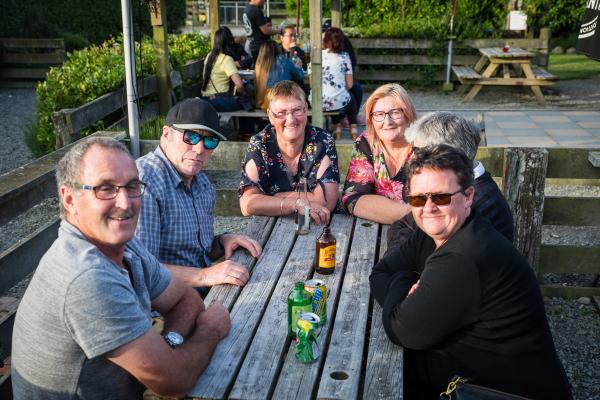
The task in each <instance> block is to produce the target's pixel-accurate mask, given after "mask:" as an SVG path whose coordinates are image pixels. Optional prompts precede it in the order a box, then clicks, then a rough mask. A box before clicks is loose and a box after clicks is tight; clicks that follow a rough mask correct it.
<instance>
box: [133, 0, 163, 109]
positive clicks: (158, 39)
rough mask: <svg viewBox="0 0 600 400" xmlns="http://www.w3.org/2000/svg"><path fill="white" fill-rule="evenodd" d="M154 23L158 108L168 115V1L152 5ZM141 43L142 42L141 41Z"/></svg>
mask: <svg viewBox="0 0 600 400" xmlns="http://www.w3.org/2000/svg"><path fill="white" fill-rule="evenodd" d="M150 21H151V23H152V45H153V47H154V53H156V63H157V65H156V78H157V85H158V109H159V112H160V114H161V115H167V113H168V112H169V108H171V94H170V89H171V88H170V85H169V39H168V36H167V2H166V0H156V3H154V5H150ZM140 45H141V43H140Z"/></svg>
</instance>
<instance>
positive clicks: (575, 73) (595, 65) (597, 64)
mask: <svg viewBox="0 0 600 400" xmlns="http://www.w3.org/2000/svg"><path fill="white" fill-rule="evenodd" d="M548 71H549V72H551V73H553V74H554V75H557V76H558V77H559V79H561V80H569V79H589V78H591V77H593V76H598V75H600V61H595V60H592V59H591V58H588V57H586V56H584V55H581V54H550V67H549V68H548Z"/></svg>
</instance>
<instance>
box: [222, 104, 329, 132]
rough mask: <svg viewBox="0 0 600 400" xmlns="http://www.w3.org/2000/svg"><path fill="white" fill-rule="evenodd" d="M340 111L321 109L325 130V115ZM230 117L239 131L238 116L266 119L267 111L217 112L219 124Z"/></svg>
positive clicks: (326, 127) (327, 124) (227, 121)
mask: <svg viewBox="0 0 600 400" xmlns="http://www.w3.org/2000/svg"><path fill="white" fill-rule="evenodd" d="M339 114H340V113H339V112H338V111H323V116H324V117H325V121H324V122H325V129H326V130H331V129H330V121H329V118H327V117H331V116H333V115H339ZM308 115H309V116H311V115H312V111H311V110H308ZM231 118H233V119H234V124H235V130H236V131H239V120H238V118H260V119H267V112H266V111H264V110H262V109H260V108H257V109H254V110H252V111H246V110H237V111H221V112H219V122H220V124H221V125H226V124H228V123H229V121H230V120H231Z"/></svg>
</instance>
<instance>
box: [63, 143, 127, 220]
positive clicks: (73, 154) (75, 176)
mask: <svg viewBox="0 0 600 400" xmlns="http://www.w3.org/2000/svg"><path fill="white" fill-rule="evenodd" d="M93 146H100V147H101V148H103V149H114V150H117V151H122V152H123V153H125V154H127V155H128V156H129V157H130V158H131V159H132V160H133V157H132V156H131V154H130V153H129V150H128V149H127V147H126V146H125V145H124V144H123V143H121V142H119V141H118V140H115V139H113V138H110V137H102V136H98V137H91V138H89V139H83V140H80V141H79V142H77V143H76V144H75V145H74V146H73V147H71V149H69V151H67V153H66V154H65V155H64V156H63V158H61V159H60V161H59V162H58V164H57V166H56V186H57V188H58V198H59V204H60V216H61V217H63V218H64V216H65V214H66V211H67V210H66V209H65V208H64V206H63V204H62V198H61V194H60V187H61V186H62V185H65V186H70V187H75V185H76V184H78V183H80V182H79V180H80V179H81V171H82V169H83V165H82V163H83V157H84V156H85V155H86V153H87V152H88V150H89V149H90V148H92V147H93Z"/></svg>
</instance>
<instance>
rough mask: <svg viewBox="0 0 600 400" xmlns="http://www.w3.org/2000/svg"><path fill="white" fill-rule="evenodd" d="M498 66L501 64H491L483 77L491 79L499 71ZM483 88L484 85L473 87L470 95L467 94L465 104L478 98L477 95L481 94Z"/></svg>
mask: <svg viewBox="0 0 600 400" xmlns="http://www.w3.org/2000/svg"><path fill="white" fill-rule="evenodd" d="M498 66H499V64H496V63H490V65H488V67H487V68H486V69H485V71H484V72H483V74H482V75H481V76H482V78H489V77H491V76H492V75H494V73H495V72H496V70H497V69H498ZM481 87H482V85H477V84H474V85H473V87H472V88H471V90H470V91H469V93H467V95H466V96H465V98H464V99H463V101H464V102H465V103H468V102H470V101H471V100H473V99H474V98H475V96H477V93H479V91H480V90H481Z"/></svg>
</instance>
